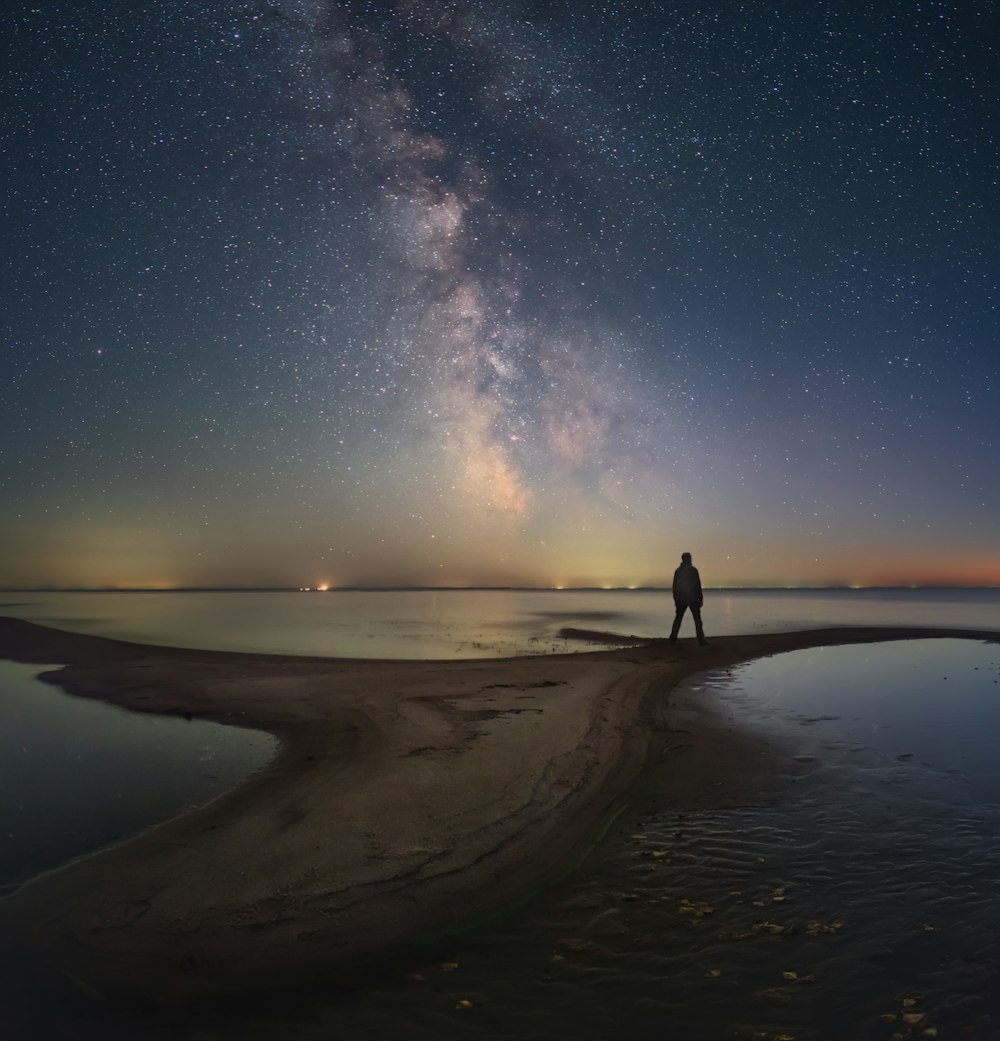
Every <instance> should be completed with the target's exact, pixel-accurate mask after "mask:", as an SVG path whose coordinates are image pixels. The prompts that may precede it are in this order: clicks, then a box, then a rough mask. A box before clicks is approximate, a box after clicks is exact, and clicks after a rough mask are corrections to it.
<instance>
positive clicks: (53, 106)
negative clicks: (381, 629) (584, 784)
mask: <svg viewBox="0 0 1000 1041" xmlns="http://www.w3.org/2000/svg"><path fill="white" fill-rule="evenodd" d="M3 35H4V41H5V48H4V50H5V55H4V57H3V61H2V63H0V84H2V90H3V97H4V107H3V115H2V117H0V118H2V122H0V141H2V149H0V151H2V156H3V176H2V195H0V199H2V229H3V230H2V234H0V258H2V280H3V281H2V299H3V308H2V313H0V329H2V342H3V347H2V356H0V377H2V378H0V408H2V416H3V422H2V424H0V547H2V551H0V585H6V586H30V587H34V586H50V585H54V586H113V587H137V586H139V587H141V586H152V587H161V586H191V585H194V586H206V585H208V586H214V585H225V586H229V585H249V586H260V585H278V586H300V585H316V584H319V583H330V584H333V585H406V584H420V585H425V584H441V585H465V584H487V585H496V584H499V585H542V586H549V585H587V586H589V585H613V586H619V585H647V584H653V585H657V584H663V583H665V582H666V583H669V580H670V576H671V574H672V572H673V569H674V567H675V566H676V564H677V560H678V558H679V556H680V553H681V552H682V551H684V550H689V551H691V552H692V553H693V554H694V557H695V563H696V564H698V565H699V566H700V568H701V571H702V577H703V580H704V581H705V583H706V585H753V584H764V585H771V584H774V585H784V584H813V585H815V584H820V585H821V584H827V583H848V584H862V585H865V584H896V583H900V584H919V583H925V582H930V583H973V584H988V585H1000V480H998V476H1000V465H998V461H997V452H998V444H997V441H998V437H997V434H998V429H1000V418H998V416H1000V408H998V406H1000V396H998V390H1000V387H998V382H1000V381H998V375H997V374H998V370H1000V345H998V328H1000V322H998V310H997V307H998V276H1000V229H998V223H1000V221H998V217H997V214H998V213H1000V198H998V195H1000V193H998V190H997V180H998V169H1000V156H998V148H997V130H998V120H1000V116H998V113H1000V89H998V88H1000V14H998V9H997V6H996V4H994V3H987V2H985V0H982V2H975V0H973V2H968V3H957V4H956V3H943V2H933V0H878V2H875V3H871V2H864V3H860V2H859V3H853V2H848V0H838V2H831V3H823V2H817V3H814V4H811V3H810V4H804V3H801V2H788V3H774V2H772V3H762V4H749V3H748V4H739V3H727V2H724V0H723V2H719V3H701V2H699V3H694V2H691V3H686V2H673V3H649V4H636V3H604V4H593V3H589V2H571V0H566V2H562V3H559V2H554V3H539V2H535V3H529V2H523V3H518V2H506V3H500V2H497V3H488V2H473V3H465V2H458V3H448V2H429V0H399V2H396V3H392V2H388V0H386V2H381V0H378V2H374V0H373V2H369V3H360V2H359V3H352V2H345V3H323V2H319V0H287V2H271V3H268V2H266V0H261V2H258V3H246V2H242V0H233V2H225V0H220V2H217V3H208V2H185V0H171V2H159V3H158V2H150V3H143V4H135V3H126V2H118V3H107V2H98V0H94V2H81V0H78V2H75V3H68V2H60V0H51V2H46V3H43V4H37V5H36V6H34V7H32V6H29V5H27V4H17V5H15V8H14V13H8V14H7V15H6V17H5V20H4V29H3Z"/></svg>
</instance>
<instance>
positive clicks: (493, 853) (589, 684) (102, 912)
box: [0, 619, 1000, 998]
mask: <svg viewBox="0 0 1000 1041" xmlns="http://www.w3.org/2000/svg"><path fill="white" fill-rule="evenodd" d="M575 635H576V636H577V637H578V638H583V637H585V636H586V634H581V633H577V634H575ZM601 636H602V638H606V637H604V635H603V634H601ZM931 636H934V637H946V636H950V637H965V638H970V639H985V640H993V641H997V640H998V639H1000V634H997V633H991V632H978V631H968V630H947V629H934V630H929V629H902V628H857V629H852V628H837V629H824V630H813V631H806V632H793V633H782V634H762V635H754V636H745V637H722V638H717V639H715V640H713V641H712V643H711V644H710V645H709V646H707V647H698V646H697V645H696V644H695V641H694V640H682V641H681V642H680V643H679V644H678V645H677V646H676V647H670V646H669V645H668V644H667V643H666V642H665V641H656V642H644V643H636V644H634V645H630V646H623V647H622V648H621V649H619V650H615V651H602V652H591V653H580V654H573V655H559V656H551V657H532V658H519V659H508V660H491V661H472V662H469V661H455V662H398V661H393V662H383V661H365V660H346V659H336V660H334V659H320V658H303V657H288V656H286V657H279V656H272V655H249V654H232V653H222V652H209V651H189V650H181V649H172V648H164V647H152V646H142V645H138V644H130V643H124V642H119V641H114V640H106V639H100V638H96V637H89V636H83V635H77V634H72V633H66V632H61V631H57V630H53V629H47V628H43V627H41V626H37V625H33V624H31V623H27V622H22V621H18V620H14V619H0V657H3V658H8V659H12V660H15V661H20V662H27V663H37V664H40V665H46V666H52V665H54V664H59V665H61V666H62V667H60V668H57V669H50V670H49V671H47V672H46V673H45V674H44V679H46V680H47V681H48V682H51V683H53V684H56V685H58V686H59V687H61V688H63V689H64V690H66V691H67V692H69V693H71V694H73V695H77V696H81V697H88V698H96V699H100V700H104V701H108V702H111V703H114V704H116V705H119V706H122V707H125V708H128V709H131V710H135V711H139V712H153V713H168V714H179V715H182V716H185V717H191V718H200V719H209V720H214V721H217V722H221V723H228V724H234V725H238V726H246V727H254V728H259V729H262V730H267V731H270V732H272V733H274V734H275V735H277V736H278V737H279V738H280V739H281V741H282V751H281V753H280V754H279V756H278V757H277V758H276V760H275V761H274V763H273V764H272V765H271V767H270V768H269V769H268V770H267V771H266V772H265V773H264V774H262V775H261V776H259V777H257V778H255V779H253V780H252V781H250V782H248V783H246V784H244V785H242V786H241V787H239V788H237V789H236V790H234V791H233V792H231V793H229V794H228V795H226V796H223V797H222V798H220V799H217V800H216V801H214V802H212V803H210V804H209V805H207V806H204V807H203V808H201V809H200V810H198V811H195V812H193V813H190V814H187V815H185V816H183V817H180V818H177V819H175V820H173V821H170V822H168V823H167V824H164V825H162V826H160V827H157V828H155V829H152V830H150V831H147V832H145V833H143V834H141V835H139V836H138V837H136V838H134V839H132V840H131V841H128V842H126V843H124V844H123V845H120V846H117V847H114V848H111V849H108V850H104V851H102V852H100V853H97V854H94V855H93V856H90V857H87V858H84V859H81V860H79V861H76V862H74V863H72V864H70V865H68V866H66V867H64V868H62V869H60V870H57V871H54V872H51V873H49V874H47V875H44V876H42V877H39V878H37V879H35V880H33V881H32V882H30V883H28V884H27V885H25V886H23V887H22V888H21V889H20V890H18V891H17V892H16V893H15V894H14V895H13V896H11V897H9V898H7V899H6V900H4V901H3V902H2V903H0V936H2V939H0V947H2V949H0V953H2V954H3V956H4V958H5V960H6V959H10V960H11V961H12V962H13V961H14V960H16V961H18V962H24V961H25V960H29V961H32V962H36V963H38V962H40V963H41V964H42V965H43V966H44V967H45V968H46V970H47V971H51V972H56V973H61V974H63V975H64V976H65V977H66V978H68V979H71V980H72V981H74V983H75V984H76V985H78V986H80V987H82V988H86V989H90V990H93V991H96V992H97V993H99V994H101V995H111V994H117V993H130V994H135V995H140V996H143V997H151V998H177V997H182V998H183V997H189V996H194V995H197V994H203V993H217V992H238V991H240V990H243V989H246V988H249V987H257V986H260V985H264V984H266V985H268V986H277V985H281V984H284V983H291V982H298V981H301V980H303V979H306V978H311V977H316V976H321V975H326V974H335V973H337V972H338V971H343V970H346V969H349V968H351V967H353V966H356V965H357V964H358V963H359V962H364V961H365V960H367V959H371V958H374V957H383V956H385V955H386V953H387V952H392V951H396V950H400V949H403V948H405V947H406V946H409V945H419V944H420V943H422V942H426V940H427V938H428V937H429V936H432V935H433V934H434V933H435V932H436V931H440V930H442V929H445V928H448V927H451V926H456V925H459V924H461V923H462V922H464V921H467V920H469V919H470V918H471V917H472V916H474V915H476V914H479V913H480V912H484V911H487V910H489V909H495V908H498V907H499V908H502V907H503V906H505V905H507V904H509V903H510V902H511V901H514V900H516V899H517V898H518V897H519V896H520V895H522V894H523V893H525V892H526V891H530V889H531V888H532V887H533V886H535V885H537V884H539V883H541V882H542V881H544V880H545V879H546V878H547V877H550V876H551V875H552V874H553V872H556V871H557V870H558V869H559V867H560V865H563V864H565V863H567V862H568V861H569V860H570V859H571V858H573V857H574V856H576V855H578V854H579V852H580V851H581V850H582V849H585V848H586V846H587V844H588V842H589V841H590V840H591V838H592V836H593V835H594V834H595V832H596V831H597V830H598V829H599V828H600V826H601V823H602V821H603V820H605V819H607V818H608V816H609V814H611V813H614V812H616V811H617V810H618V809H620V808H621V806H622V805H623V801H624V800H626V799H628V798H629V792H630V790H632V789H633V785H634V783H635V781H636V780H637V778H638V777H639V776H640V774H641V772H642V770H643V766H644V764H646V763H647V762H649V761H650V760H651V757H653V756H656V757H658V758H660V759H662V758H663V756H664V755H667V756H668V757H669V755H670V754H671V749H672V748H674V747H676V745H677V742H676V735H674V734H672V727H673V726H674V721H673V717H672V711H673V709H674V705H673V702H672V698H671V692H672V690H673V688H674V687H675V686H676V685H677V684H678V683H679V682H680V681H681V680H683V679H685V678H687V677H689V676H691V675H693V674H695V673H698V672H702V671H706V670H711V669H717V668H720V667H726V666H731V665H735V664H737V663H740V662H744V661H747V660H750V659H752V658H755V657H760V656H763V655H768V654H774V653H778V652H782V651H789V650H796V649H801V648H807V647H816V646H829V645H836V644H849V643H863V642H874V641H882V640H895V639H913V638H926V637H931ZM696 708H697V706H691V705H688V706H687V710H688V711H687V716H688V719H687V721H686V722H685V727H686V728H687V729H688V730H689V731H691V729H692V724H691V721H690V718H691V711H692V710H694V709H696ZM684 747H685V751H683V752H677V753H676V758H677V760H678V763H679V764H681V763H682V764H683V769H678V770H676V771H675V780H676V798H677V801H678V805H686V804H691V805H696V804H699V803H703V802H704V801H705V800H707V799H709V798H711V799H722V800H724V799H726V798H727V797H732V796H733V794H734V793H738V792H739V791H740V790H741V788H742V786H744V785H745V784H746V783H747V782H748V779H749V778H751V777H753V776H756V775H760V774H762V773H766V771H767V770H768V758H767V750H766V748H762V747H760V746H759V745H757V744H754V742H753V741H751V740H748V739H747V740H744V739H741V738H740V737H739V736H738V735H734V734H733V733H732V732H731V731H729V730H726V729H725V728H722V727H719V726H717V725H715V724H714V723H713V721H712V718H711V716H710V714H705V715H703V716H698V717H697V720H696V722H695V725H694V728H693V732H691V733H689V734H687V735H686V737H685V742H684Z"/></svg>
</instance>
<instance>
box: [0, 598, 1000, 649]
mask: <svg viewBox="0 0 1000 1041" xmlns="http://www.w3.org/2000/svg"><path fill="white" fill-rule="evenodd" d="M0 614H7V615H13V616H16V617H19V618H27V619H29V620H31V621H38V622H42V623H47V624H49V625H53V626H55V627H57V628H62V629H70V630H73V631H76V632H84V633H92V634H95V635H99V636H114V637H118V638H121V639H127V640H136V641H139V642H142V643H158V644H168V645H173V646H179V647H202V648H216V649H221V650H236V651H260V652H272V653H284V654H318V655H326V656H333V657H345V656H347V657H373V658H491V657H511V656H515V655H525V654H544V653H551V652H552V651H566V650H573V649H576V648H578V647H579V646H580V644H578V643H576V642H571V643H567V642H566V641H564V640H562V639H560V638H559V636H558V633H559V630H560V629H562V628H563V627H575V628H583V629H591V630H599V631H605V632H613V633H616V634H619V635H624V636H629V635H635V636H642V637H656V636H663V635H665V634H666V633H667V632H668V631H669V628H670V621H671V620H672V618H673V604H672V600H671V597H670V594H669V592H647V591H644V590H635V591H622V590H609V591H593V590H588V591H584V592H576V591H572V590H567V591H563V592H555V591H537V590H527V591H516V590H511V591H501V590H469V591H460V590H446V591H437V592H433V591H407V592H354V591H346V592H328V593H297V592H293V593H42V594H38V593H32V594H6V595H0ZM704 618H705V628H706V631H707V632H708V635H709V636H710V637H711V636H712V634H713V633H714V634H715V635H718V636H723V635H734V634H741V633H753V632H781V631H787V630H792V629H812V628H816V627H821V626H836V625H945V626H952V627H969V628H979V629H990V630H993V629H998V628H1000V590H997V589H985V590H981V589H980V590H909V589H904V590H818V591H812V590H768V591H748V590H730V591H721V590H717V591H713V590H709V591H708V592H707V593H706V594H705V608H704ZM686 624H687V628H685V629H684V630H683V632H684V633H687V634H690V632H691V629H690V626H691V622H690V619H688V620H687V623H686Z"/></svg>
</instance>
